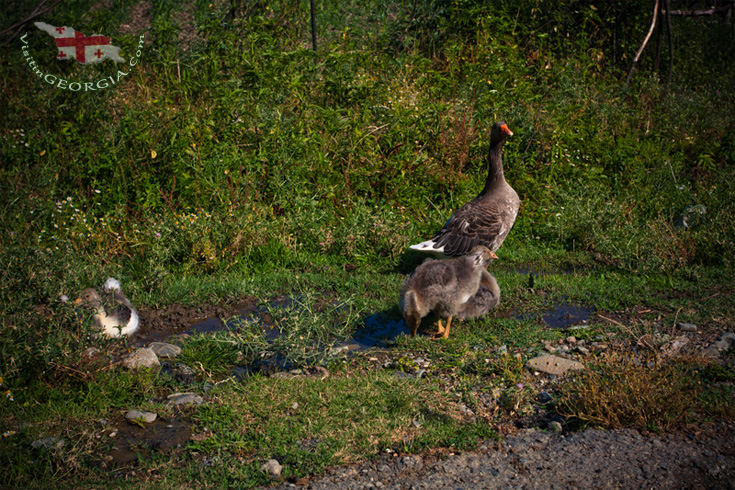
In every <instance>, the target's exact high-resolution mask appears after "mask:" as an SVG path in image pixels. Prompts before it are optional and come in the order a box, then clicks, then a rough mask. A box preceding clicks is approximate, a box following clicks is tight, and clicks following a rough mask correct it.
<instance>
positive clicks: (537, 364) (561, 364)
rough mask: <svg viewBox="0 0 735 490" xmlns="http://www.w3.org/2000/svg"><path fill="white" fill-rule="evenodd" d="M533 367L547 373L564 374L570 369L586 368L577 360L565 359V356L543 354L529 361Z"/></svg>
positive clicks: (529, 364)
mask: <svg viewBox="0 0 735 490" xmlns="http://www.w3.org/2000/svg"><path fill="white" fill-rule="evenodd" d="M528 366H529V367H530V368H531V369H535V370H537V371H541V372H543V373H547V374H554V375H557V376H559V375H562V374H564V373H566V372H567V371H570V370H579V369H584V365H583V364H582V363H579V362H577V361H572V360H570V359H564V358H563V357H557V356H552V355H549V354H542V355H540V356H538V357H535V358H533V359H531V360H530V361H528Z"/></svg>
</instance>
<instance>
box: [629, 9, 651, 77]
mask: <svg viewBox="0 0 735 490" xmlns="http://www.w3.org/2000/svg"><path fill="white" fill-rule="evenodd" d="M658 2H659V0H656V2H655V4H654V6H653V20H652V21H651V27H649V28H648V34H646V38H645V39H644V40H643V44H641V47H640V48H638V52H637V53H636V54H635V58H633V63H632V64H631V65H630V71H629V72H628V77H627V78H626V79H625V85H628V84H629V83H630V79H631V78H632V77H633V70H635V65H637V64H638V58H640V57H641V54H642V53H643V50H644V49H645V47H646V44H648V41H649V39H651V34H653V30H654V29H655V28H656V19H657V18H658Z"/></svg>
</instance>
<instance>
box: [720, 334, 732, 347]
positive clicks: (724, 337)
mask: <svg viewBox="0 0 735 490" xmlns="http://www.w3.org/2000/svg"><path fill="white" fill-rule="evenodd" d="M720 340H725V341H727V342H728V343H729V344H730V347H733V346H735V333H732V332H725V333H723V334H722V337H720Z"/></svg>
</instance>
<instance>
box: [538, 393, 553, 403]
mask: <svg viewBox="0 0 735 490" xmlns="http://www.w3.org/2000/svg"><path fill="white" fill-rule="evenodd" d="M553 401H554V397H553V396H551V395H550V394H548V393H546V392H541V393H539V394H538V395H536V403H538V404H539V405H548V404H549V403H551V402H553Z"/></svg>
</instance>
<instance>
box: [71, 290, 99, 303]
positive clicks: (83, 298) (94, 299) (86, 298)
mask: <svg viewBox="0 0 735 490" xmlns="http://www.w3.org/2000/svg"><path fill="white" fill-rule="evenodd" d="M74 304H75V305H76V306H80V305H82V306H92V307H94V308H99V307H100V306H102V298H101V297H100V295H99V293H98V292H97V291H95V290H94V289H92V288H88V289H85V290H84V291H82V294H81V295H80V296H79V298H77V299H76V301H74Z"/></svg>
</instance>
